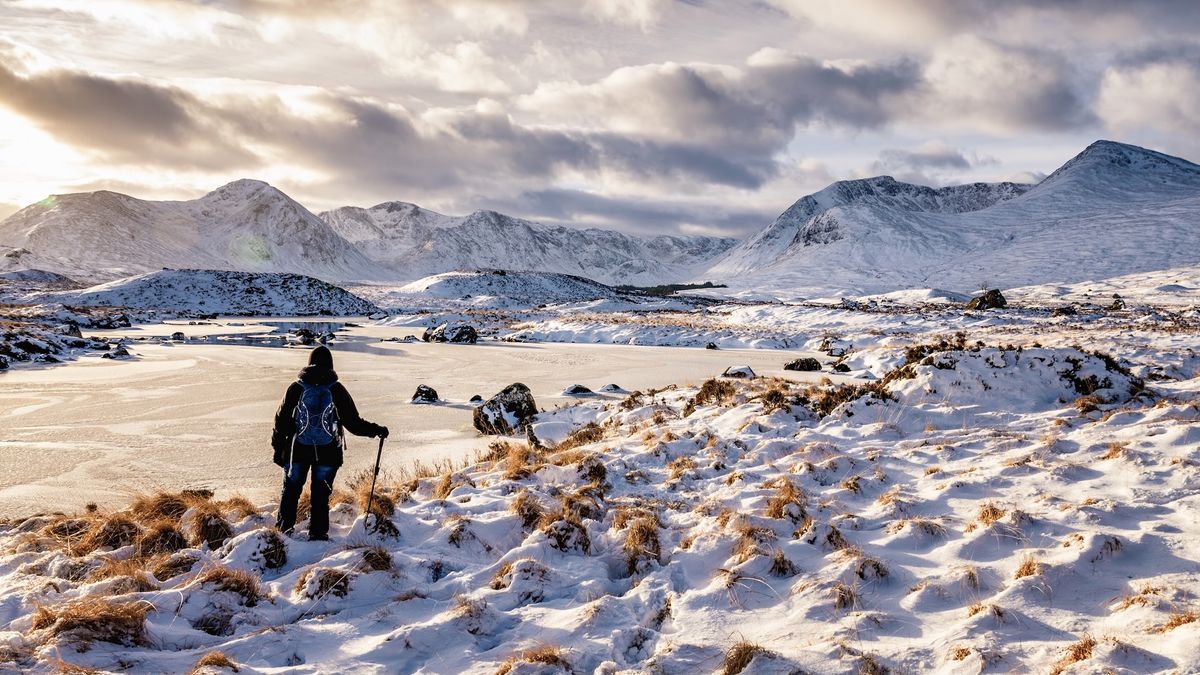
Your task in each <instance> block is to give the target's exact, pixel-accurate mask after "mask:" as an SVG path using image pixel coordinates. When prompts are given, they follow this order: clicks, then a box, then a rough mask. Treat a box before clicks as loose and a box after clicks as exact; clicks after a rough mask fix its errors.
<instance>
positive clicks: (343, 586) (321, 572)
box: [293, 567, 351, 599]
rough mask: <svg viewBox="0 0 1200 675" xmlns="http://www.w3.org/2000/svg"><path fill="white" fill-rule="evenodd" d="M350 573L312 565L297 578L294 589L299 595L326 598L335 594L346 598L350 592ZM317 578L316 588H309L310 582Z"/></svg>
mask: <svg viewBox="0 0 1200 675" xmlns="http://www.w3.org/2000/svg"><path fill="white" fill-rule="evenodd" d="M350 576H351V575H350V573H349V572H343V571H341V570H337V569H333V568H332V567H311V568H309V569H307V570H305V571H304V574H301V575H300V578H299V579H297V580H296V586H295V588H294V589H293V590H295V591H296V594H297V595H303V596H304V597H306V598H314V599H315V598H324V597H326V596H328V595H333V596H335V597H338V598H344V597H346V596H347V595H348V594H349V593H350ZM314 579H315V580H316V584H315V588H309V585H310V584H309V582H311V581H313V580H314Z"/></svg>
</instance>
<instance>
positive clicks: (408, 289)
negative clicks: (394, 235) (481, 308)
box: [398, 269, 625, 305]
mask: <svg viewBox="0 0 1200 675" xmlns="http://www.w3.org/2000/svg"><path fill="white" fill-rule="evenodd" d="M398 291H399V292H400V293H408V294H413V295H422V296H425V297H432V298H442V299H446V300H469V299H475V300H486V299H489V298H491V299H495V300H497V301H511V302H514V303H517V304H521V305H526V304H529V303H531V302H532V303H535V304H546V303H558V302H578V301H581V300H597V299H611V298H618V297H622V296H623V295H625V294H623V293H621V292H620V291H618V290H617V289H615V288H613V287H611V286H606V285H604V284H601V283H597V282H595V281H592V280H591V279H585V278H583V277H576V276H571V275H569V274H555V273H552V272H509V271H506V270H498V269H497V270H473V271H465V272H446V273H443V274H435V275H432V276H428V277H425V278H424V279H418V280H417V281H414V282H412V283H410V284H406V285H405V286H402V287H401V288H399V289H398Z"/></svg>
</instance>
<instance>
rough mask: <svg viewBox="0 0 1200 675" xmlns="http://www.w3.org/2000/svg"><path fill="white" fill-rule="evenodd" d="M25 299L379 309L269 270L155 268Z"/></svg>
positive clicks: (256, 309) (200, 308) (247, 312)
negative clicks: (106, 281) (107, 281)
mask: <svg viewBox="0 0 1200 675" xmlns="http://www.w3.org/2000/svg"><path fill="white" fill-rule="evenodd" d="M29 299H30V300H34V301H37V302H59V303H63V304H66V305H81V306H87V307H93V306H102V307H103V306H108V307H128V308H131V309H166V310H174V311H191V312H201V313H206V314H209V313H211V314H223V315H235V316H310V315H316V314H323V315H337V316H356V315H360V314H362V315H365V314H372V313H374V312H377V311H379V308H378V307H376V306H375V305H374V304H372V303H370V302H368V301H366V300H363V299H362V298H360V297H358V296H356V295H353V294H351V293H349V292H348V291H345V290H343V289H341V288H338V287H337V286H334V285H332V284H328V283H326V282H324V281H320V280H318V279H313V278H312V277H306V276H301V275H299V274H285V273H273V272H272V273H254V272H218V271H213V270H160V271H158V272H150V273H148V274H140V275H137V276H133V277H129V278H126V279H118V280H117V281H111V282H109V283H106V284H100V285H98V286H93V287H91V288H84V289H80V290H74V291H59V292H46V293H37V294H35V295H33V296H31V297H30V298H29Z"/></svg>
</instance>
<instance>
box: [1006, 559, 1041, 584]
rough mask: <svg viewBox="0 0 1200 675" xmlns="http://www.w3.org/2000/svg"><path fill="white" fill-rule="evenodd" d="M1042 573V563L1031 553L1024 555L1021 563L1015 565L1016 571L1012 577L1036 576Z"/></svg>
mask: <svg viewBox="0 0 1200 675" xmlns="http://www.w3.org/2000/svg"><path fill="white" fill-rule="evenodd" d="M1041 573H1042V565H1041V563H1039V562H1038V561H1037V559H1035V558H1034V557H1033V556H1032V555H1026V556H1025V557H1024V558H1022V559H1021V564H1020V565H1019V566H1018V567H1017V572H1016V574H1015V575H1013V578H1014V579H1021V578H1024V577H1032V576H1037V575H1038V574H1041Z"/></svg>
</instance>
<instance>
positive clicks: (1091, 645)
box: [1050, 635, 1096, 675]
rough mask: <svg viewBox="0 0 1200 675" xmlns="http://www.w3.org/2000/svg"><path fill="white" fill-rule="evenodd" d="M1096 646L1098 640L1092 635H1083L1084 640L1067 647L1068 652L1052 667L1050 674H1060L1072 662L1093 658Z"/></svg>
mask: <svg viewBox="0 0 1200 675" xmlns="http://www.w3.org/2000/svg"><path fill="white" fill-rule="evenodd" d="M1095 648H1096V640H1095V639H1093V638H1092V636H1090V635H1085V636H1083V639H1082V640H1080V641H1079V642H1076V643H1074V644H1072V645H1071V646H1069V647H1067V653H1066V654H1064V655H1063V657H1062V658H1061V659H1059V660H1058V662H1057V663H1055V664H1054V666H1053V667H1051V668H1050V675H1060V674H1061V673H1062V672H1063V671H1065V670H1066V669H1067V668H1068V667H1069V666H1071V664H1074V663H1079V662H1080V661H1086V660H1088V659H1090V658H1092V650H1093V649H1095Z"/></svg>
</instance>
